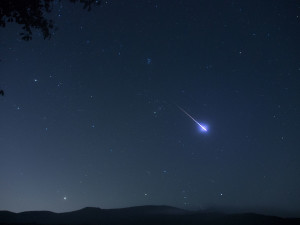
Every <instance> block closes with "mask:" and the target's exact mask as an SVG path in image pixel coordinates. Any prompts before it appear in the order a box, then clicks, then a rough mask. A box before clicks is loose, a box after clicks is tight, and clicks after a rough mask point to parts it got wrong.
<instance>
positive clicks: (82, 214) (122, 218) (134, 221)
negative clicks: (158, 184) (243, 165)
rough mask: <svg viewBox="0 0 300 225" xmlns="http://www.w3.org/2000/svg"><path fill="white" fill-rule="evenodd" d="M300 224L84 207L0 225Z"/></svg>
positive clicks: (1, 220) (6, 216)
mask: <svg viewBox="0 0 300 225" xmlns="http://www.w3.org/2000/svg"><path fill="white" fill-rule="evenodd" d="M4 224H5V225H16V224H23V225H25V224H27V225H29V224H30V225H33V224H35V225H42V224H43V225H46V224H48V225H63V224H66V225H81V224H82V225H83V224H84V225H88V224H91V225H96V224H101V225H118V224H121V225H138V224H141V225H152V224H153V225H162V224H172V225H173V224H174V225H188V224H191V225H196V224H199V225H200V224H201V225H225V224H230V225H248V224H249V225H250V224H251V225H253V224H255V225H268V224H270V225H277V224H278V225H279V224H282V225H299V224H300V219H299V218H298V219H297V218H295V219H284V218H280V217H274V216H264V215H259V214H250V213H249V214H222V213H203V212H192V211H186V210H183V209H178V208H174V207H169V206H138V207H130V208H123V209H100V208H92V207H88V208H83V209H81V210H77V211H73V212H66V213H53V212H49V211H29V212H22V213H12V212H9V211H0V225H4Z"/></svg>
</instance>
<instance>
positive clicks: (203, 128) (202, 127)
mask: <svg viewBox="0 0 300 225" xmlns="http://www.w3.org/2000/svg"><path fill="white" fill-rule="evenodd" d="M177 107H178V108H179V109H180V110H181V111H182V112H184V113H185V114H186V115H187V116H188V117H190V118H191V119H192V120H193V121H194V122H195V123H196V124H198V125H199V126H200V127H201V129H202V130H204V131H207V129H206V128H205V127H204V126H202V125H201V124H200V123H199V122H198V121H197V120H195V119H194V118H193V117H192V116H191V115H190V114H188V113H187V112H186V111H185V110H184V109H183V108H181V107H180V106H178V105H177Z"/></svg>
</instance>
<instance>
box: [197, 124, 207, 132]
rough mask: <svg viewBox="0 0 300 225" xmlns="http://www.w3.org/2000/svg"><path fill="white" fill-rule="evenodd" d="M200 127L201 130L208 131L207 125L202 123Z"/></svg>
mask: <svg viewBox="0 0 300 225" xmlns="http://www.w3.org/2000/svg"><path fill="white" fill-rule="evenodd" d="M199 129H200V131H201V132H207V131H208V128H207V126H205V125H201V124H199Z"/></svg>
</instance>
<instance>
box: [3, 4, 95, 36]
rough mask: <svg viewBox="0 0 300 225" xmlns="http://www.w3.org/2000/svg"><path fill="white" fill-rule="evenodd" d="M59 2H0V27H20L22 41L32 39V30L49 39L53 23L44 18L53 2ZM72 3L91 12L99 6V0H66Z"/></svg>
mask: <svg viewBox="0 0 300 225" xmlns="http://www.w3.org/2000/svg"><path fill="white" fill-rule="evenodd" d="M55 1H56V2H60V1H61V0H0V26H1V27H5V26H6V23H17V24H20V25H22V29H23V32H21V33H20V35H21V37H22V39H23V40H26V41H28V40H31V39H32V29H37V30H40V31H41V32H42V34H43V37H44V39H47V38H50V37H51V30H52V29H53V28H54V22H53V20H51V19H47V18H46V17H45V14H46V13H50V12H51V10H52V8H53V4H54V2H55ZM68 1H70V2H72V3H76V2H80V3H82V4H83V8H84V9H87V10H91V7H92V5H97V4H100V0H68Z"/></svg>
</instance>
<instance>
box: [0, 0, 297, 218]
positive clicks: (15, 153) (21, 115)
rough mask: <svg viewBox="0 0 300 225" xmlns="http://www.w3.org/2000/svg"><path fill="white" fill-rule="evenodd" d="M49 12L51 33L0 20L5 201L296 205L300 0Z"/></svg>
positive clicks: (117, 4)
mask: <svg viewBox="0 0 300 225" xmlns="http://www.w3.org/2000/svg"><path fill="white" fill-rule="evenodd" d="M49 17H51V18H53V19H54V20H55V23H56V26H57V27H58V30H57V31H53V36H52V38H51V39H50V40H44V39H43V37H42V36H41V34H40V33H39V32H38V31H35V32H34V35H33V40H32V41H29V42H26V41H23V40H21V37H20V36H19V32H21V31H22V30H21V27H20V26H18V25H16V24H8V26H7V27H6V28H1V29H0V58H1V62H0V89H3V90H4V91H5V96H0V210H10V211H14V212H20V211H28V210H51V211H54V212H65V211H71V210H77V209H80V208H83V207H86V206H95V207H100V208H120V207H129V206H137V205H170V206H175V207H180V208H184V209H203V210H204V209H209V208H216V209H227V210H228V209H235V210H246V211H255V212H270V213H273V214H274V213H275V212H276V213H277V212H278V211H280V212H285V214H286V215H287V214H288V215H293V216H300V205H299V202H300V147H299V146H300V132H299V129H300V100H299V99H300V91H299V87H300V44H299V40H300V2H299V1H296V0H294V1H293V0H276V1H275V0H264V1H261V0H251V1H227V0H224V1H219V0H209V1H208V0H207V1H200V0H188V1H183V0H182V1H181V0H176V1H167V0H138V1H137V0H127V1H116V0H115V1H113V0H108V1H103V2H102V4H101V6H98V7H94V8H93V9H92V11H90V12H88V11H87V10H83V9H82V5H81V4H71V3H68V1H63V2H62V3H55V6H54V9H53V12H52V13H51V14H49ZM184 111H185V112H184ZM188 114H189V115H190V116H191V117H193V118H194V119H195V121H197V122H198V123H200V124H201V125H203V126H205V127H206V129H207V131H206V132H205V131H204V130H203V129H202V128H201V127H200V126H199V125H198V124H197V123H196V122H195V121H193V120H192V118H191V117H189V116H188Z"/></svg>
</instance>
